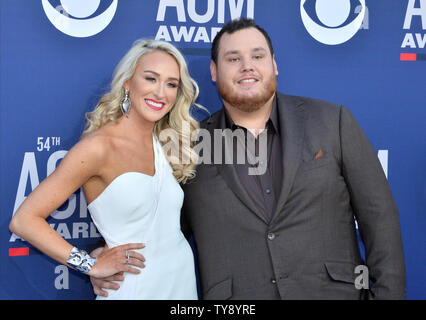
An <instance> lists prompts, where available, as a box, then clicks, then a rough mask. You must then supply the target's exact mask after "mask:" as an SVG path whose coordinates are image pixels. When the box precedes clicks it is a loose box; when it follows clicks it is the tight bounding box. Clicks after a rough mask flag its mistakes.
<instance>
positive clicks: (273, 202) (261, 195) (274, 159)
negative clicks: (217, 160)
mask: <svg viewBox="0 0 426 320" xmlns="http://www.w3.org/2000/svg"><path fill="white" fill-rule="evenodd" d="M278 112H279V110H278V106H277V101H276V97H275V98H274V101H273V105H272V111H271V115H270V117H269V119H268V121H267V122H266V124H265V129H266V130H263V131H262V132H261V133H260V134H259V135H258V136H257V137H254V136H253V134H252V133H251V132H250V131H249V130H247V128H244V127H241V126H238V125H236V124H235V123H234V122H233V121H232V119H231V117H230V116H229V114H228V112H227V111H226V109H225V119H226V128H227V129H231V130H232V131H233V132H235V130H238V129H240V132H243V135H244V140H243V141H241V140H239V139H234V143H233V147H234V156H233V165H234V166H235V168H236V171H237V176H238V178H239V180H240V182H241V184H242V185H243V187H244V188H245V189H246V191H247V193H248V194H249V196H250V197H251V198H252V199H253V201H254V202H255V203H256V205H257V207H258V209H259V210H260V211H261V212H262V213H263V214H264V215H265V217H266V218H267V219H268V220H269V221H270V220H271V218H272V217H273V215H274V212H275V209H276V206H277V201H278V197H279V195H280V192H281V184H282V177H283V168H282V145H281V133H280V131H281V130H280V122H279V116H278ZM265 136H266V142H267V148H266V149H267V156H266V159H264V161H262V159H260V161H257V163H253V159H254V158H253V156H254V157H259V156H260V153H259V151H260V148H261V145H260V143H262V142H263V141H265ZM250 139H251V140H250ZM253 140H254V144H253V143H250V141H251V142H252V141H253ZM242 143H244V146H242V147H243V149H244V150H246V154H245V161H244V163H242V164H241V163H238V161H237V160H238V158H237V149H238V144H240V147H241V144H242ZM253 149H254V150H253ZM250 155H252V157H251V158H250ZM250 162H251V163H250ZM264 166H266V168H264ZM249 169H251V171H250V172H256V173H263V174H249Z"/></svg>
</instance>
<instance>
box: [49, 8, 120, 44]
mask: <svg viewBox="0 0 426 320" xmlns="http://www.w3.org/2000/svg"><path fill="white" fill-rule="evenodd" d="M41 3H42V5H43V10H44V12H45V13H46V16H47V18H48V19H49V21H50V22H51V23H52V24H53V25H54V26H55V28H56V29H58V30H59V31H61V32H63V33H65V34H67V35H69V36H72V37H78V38H85V37H91V36H93V35H95V34H98V33H99V32H101V31H102V30H104V29H105V28H106V27H107V26H108V25H109V24H110V22H111V20H112V18H113V17H114V14H115V11H116V10H117V4H118V0H113V1H112V3H111V5H110V6H109V7H108V9H106V10H105V12H103V13H102V14H100V15H98V16H96V17H93V18H89V19H84V18H87V17H90V16H91V15H92V14H94V13H95V12H96V10H97V9H98V8H99V4H100V0H61V6H59V7H60V8H61V9H63V11H65V12H64V14H63V13H61V12H59V11H58V10H57V8H54V7H53V6H52V5H51V4H50V2H49V0H41ZM69 15H71V16H73V17H76V18H78V19H73V18H70V17H69Z"/></svg>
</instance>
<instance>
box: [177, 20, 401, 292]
mask: <svg viewBox="0 0 426 320" xmlns="http://www.w3.org/2000/svg"><path fill="white" fill-rule="evenodd" d="M210 71H211V75H212V79H213V81H215V82H216V84H217V88H218V91H219V93H220V95H221V97H222V99H223V105H224V108H223V109H222V110H220V111H218V112H217V113H215V114H214V115H212V116H211V117H209V118H208V119H206V120H205V121H204V122H203V123H202V128H205V129H206V130H208V131H209V132H210V134H211V136H212V137H213V136H214V130H215V129H222V130H223V129H230V130H232V131H235V130H242V131H243V132H244V133H245V134H246V137H247V138H255V140H256V141H258V145H257V147H259V141H260V138H261V137H262V136H265V135H266V137H267V146H266V149H267V161H266V163H265V161H260V162H259V163H257V164H255V165H253V164H251V163H249V162H248V161H246V162H245V163H243V164H239V163H237V162H236V160H233V163H231V164H226V163H224V161H220V163H217V161H213V162H212V163H211V164H208V163H204V164H201V165H199V166H198V168H197V175H196V177H195V178H194V179H193V180H192V181H191V182H190V183H187V184H186V185H184V191H185V202H184V205H183V214H182V215H183V227H185V228H186V229H187V231H189V232H192V234H193V236H194V240H195V244H196V248H197V250H196V251H197V261H198V265H199V271H200V281H201V288H202V298H203V299H364V298H376V299H403V298H404V297H405V266H404V260H403V250H402V241H401V234H400V226H399V218H398V210H397V208H396V205H395V202H394V200H393V197H392V194H391V190H390V188H389V185H388V183H387V180H386V177H385V175H384V173H383V170H382V168H381V166H380V163H379V161H378V159H377V155H376V152H375V151H374V149H373V148H372V146H371V144H370V143H369V141H368V139H367V137H366V136H365V134H364V133H363V131H362V130H361V128H360V127H359V125H358V124H357V122H356V120H355V119H354V117H353V116H352V114H351V113H350V112H349V111H348V110H347V109H346V108H345V107H343V106H337V105H333V104H331V103H328V102H325V101H320V100H315V99H310V98H302V97H294V96H288V95H283V94H281V93H278V92H277V91H276V88H277V83H276V76H277V75H278V69H277V64H276V62H275V60H274V52H273V47H272V44H271V40H270V39H269V36H268V35H267V33H266V32H265V31H264V30H263V29H262V28H260V27H259V26H257V25H256V24H255V22H254V21H253V20H250V19H239V20H234V21H231V22H229V23H227V24H226V25H225V26H224V27H223V28H222V30H221V32H220V33H218V35H217V36H216V38H215V39H214V41H213V44H212V61H211V66H210ZM264 129H267V130H264ZM224 139H225V138H224ZM214 152H218V149H217V148H216V149H214ZM225 153H226V152H225ZM222 160H223V159H222ZM262 166H266V168H265V169H264V170H261V167H262ZM253 167H255V168H256V169H258V172H262V173H263V174H258V175H256V174H254V175H249V174H248V170H249V169H250V168H253ZM354 218H356V220H357V222H358V226H359V232H360V235H361V238H362V241H363V243H364V246H365V253H366V261H363V260H362V258H361V255H360V250H359V247H358V240H357V235H356V228H355V221H354ZM360 265H366V266H367V268H368V273H369V280H370V283H368V281H364V283H363V285H362V287H363V289H361V290H360V289H359V286H358V288H357V287H356V279H357V277H359V276H360V274H357V273H355V268H356V267H357V266H360ZM363 270H364V272H366V270H365V269H363ZM364 275H365V274H364Z"/></svg>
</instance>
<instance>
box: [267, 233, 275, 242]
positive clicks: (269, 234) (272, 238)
mask: <svg viewBox="0 0 426 320" xmlns="http://www.w3.org/2000/svg"><path fill="white" fill-rule="evenodd" d="M274 239H275V233H273V232H269V233H268V240H271V241H272V240H274Z"/></svg>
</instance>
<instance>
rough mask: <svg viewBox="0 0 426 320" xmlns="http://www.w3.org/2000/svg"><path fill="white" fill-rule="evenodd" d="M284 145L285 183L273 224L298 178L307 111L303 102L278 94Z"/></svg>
mask: <svg viewBox="0 0 426 320" xmlns="http://www.w3.org/2000/svg"><path fill="white" fill-rule="evenodd" d="M277 99H278V107H279V118H280V127H281V143H282V152H283V155H282V166H283V181H282V186H281V193H280V196H279V198H278V203H277V208H276V210H275V213H274V215H273V217H272V221H271V222H273V221H274V220H275V219H276V217H277V216H278V215H279V212H280V211H281V210H282V208H283V207H284V205H285V203H286V201H287V199H288V195H289V193H290V190H291V187H292V185H293V182H294V178H295V176H296V172H297V169H298V167H299V164H300V160H301V155H302V146H303V140H304V130H305V128H304V126H305V110H304V108H303V101H301V100H299V99H297V98H295V97H289V96H284V95H282V94H277Z"/></svg>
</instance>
